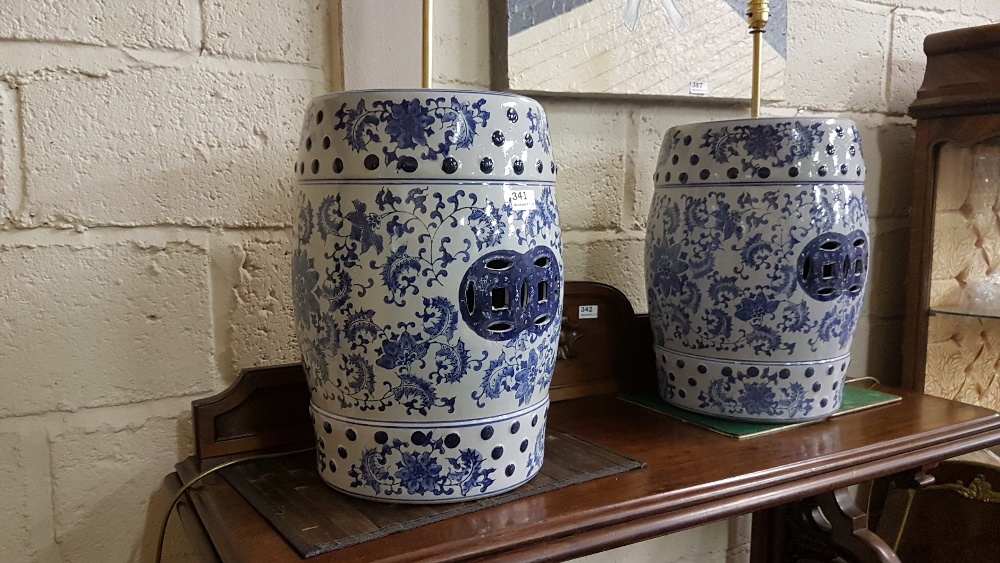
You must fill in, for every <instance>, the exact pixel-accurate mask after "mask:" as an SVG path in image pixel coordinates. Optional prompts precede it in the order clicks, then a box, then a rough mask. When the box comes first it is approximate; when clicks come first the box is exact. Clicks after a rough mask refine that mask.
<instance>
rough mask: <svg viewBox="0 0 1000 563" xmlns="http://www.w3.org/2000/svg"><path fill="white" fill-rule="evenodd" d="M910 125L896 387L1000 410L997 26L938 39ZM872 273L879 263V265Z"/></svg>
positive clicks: (927, 45)
mask: <svg viewBox="0 0 1000 563" xmlns="http://www.w3.org/2000/svg"><path fill="white" fill-rule="evenodd" d="M924 52H925V54H926V55H927V70H926V73H925V75H924V81H923V84H922V85H921V87H920V90H919V92H918V93H917V99H916V101H915V102H914V103H913V105H912V106H910V115H911V116H913V117H914V118H915V119H916V120H917V124H916V159H915V166H916V170H915V176H914V186H913V202H914V203H913V208H912V211H911V218H910V233H911V247H910V256H909V267H908V276H907V291H908V296H907V300H908V301H907V308H906V320H907V322H906V323H905V326H906V329H905V330H906V333H905V336H904V350H903V358H904V361H903V385H904V386H905V387H908V388H910V389H914V390H917V391H924V392H926V393H928V394H931V395H936V396H940V397H945V398H949V399H956V400H959V401H962V402H966V403H971V404H976V405H980V406H986V407H989V408H993V409H998V408H1000V377H998V371H1000V24H998V25H988V26H982V27H975V28H969V29H960V30H955V31H949V32H945V33H937V34H933V35H930V36H928V37H927V39H926V40H925V42H924ZM876 267H877V265H876Z"/></svg>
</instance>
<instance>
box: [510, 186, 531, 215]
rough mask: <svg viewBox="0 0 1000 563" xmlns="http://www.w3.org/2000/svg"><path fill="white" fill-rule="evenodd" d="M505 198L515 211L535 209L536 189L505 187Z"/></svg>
mask: <svg viewBox="0 0 1000 563" xmlns="http://www.w3.org/2000/svg"><path fill="white" fill-rule="evenodd" d="M503 199H504V201H506V202H507V203H509V204H510V207H511V209H512V210H514V211H534V209H535V190H532V189H530V188H517V189H515V188H504V189H503Z"/></svg>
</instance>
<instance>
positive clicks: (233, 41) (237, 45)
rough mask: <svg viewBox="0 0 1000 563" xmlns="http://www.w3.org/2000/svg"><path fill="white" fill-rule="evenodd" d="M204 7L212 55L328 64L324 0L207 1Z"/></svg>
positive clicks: (206, 32)
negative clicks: (292, 0) (325, 62)
mask: <svg viewBox="0 0 1000 563" xmlns="http://www.w3.org/2000/svg"><path fill="white" fill-rule="evenodd" d="M202 7H203V9H204V11H205V50H206V52H208V53H211V54H213V55H226V56H231V57H239V58H246V59H253V60H262V61H281V62H290V63H298V64H307V65H310V66H315V67H322V66H323V63H324V61H325V59H326V57H325V56H324V54H325V42H326V33H325V31H326V25H327V19H326V2H325V0H311V1H297V2H286V1H284V0H261V1H256V2H233V1H232V0H204V1H203V2H202Z"/></svg>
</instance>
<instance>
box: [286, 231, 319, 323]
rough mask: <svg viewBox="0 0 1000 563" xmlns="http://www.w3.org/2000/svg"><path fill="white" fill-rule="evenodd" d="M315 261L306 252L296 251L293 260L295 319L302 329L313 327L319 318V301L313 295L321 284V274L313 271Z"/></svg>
mask: <svg viewBox="0 0 1000 563" xmlns="http://www.w3.org/2000/svg"><path fill="white" fill-rule="evenodd" d="M313 263H314V260H313V259H312V258H309V256H308V255H307V254H306V253H305V251H302V250H297V251H295V256H294V257H293V258H292V286H293V287H294V288H295V295H294V299H293V303H294V304H295V318H296V320H297V321H298V323H299V326H300V327H308V326H312V325H313V320H314V319H316V318H318V317H319V301H317V300H316V295H315V294H314V293H313V292H314V291H315V290H316V284H317V283H319V272H317V271H316V270H314V269H313Z"/></svg>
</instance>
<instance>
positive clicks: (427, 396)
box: [292, 187, 561, 415]
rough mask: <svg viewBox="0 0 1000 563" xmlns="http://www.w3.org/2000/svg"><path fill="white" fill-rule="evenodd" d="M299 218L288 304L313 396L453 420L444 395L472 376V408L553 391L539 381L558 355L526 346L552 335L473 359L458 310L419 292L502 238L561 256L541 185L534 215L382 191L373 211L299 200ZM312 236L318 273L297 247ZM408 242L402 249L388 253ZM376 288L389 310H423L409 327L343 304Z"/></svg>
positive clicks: (460, 193)
mask: <svg viewBox="0 0 1000 563" xmlns="http://www.w3.org/2000/svg"><path fill="white" fill-rule="evenodd" d="M302 197H303V198H305V195H303V196H302ZM300 209H301V210H302V211H301V213H300V215H299V218H298V223H297V225H296V234H297V236H298V238H299V241H300V243H301V244H302V247H300V249H299V250H297V251H296V252H295V255H294V257H293V271H292V276H293V287H294V288H295V293H294V295H293V301H294V305H295V318H296V322H297V323H298V325H299V327H300V331H299V334H301V335H305V336H304V339H305V341H304V342H303V344H304V345H303V346H302V349H303V354H304V358H303V362H304V364H305V368H306V372H307V373H308V374H309V377H310V386H311V387H312V389H313V391H314V392H319V393H320V394H322V396H323V397H324V398H326V399H332V400H336V401H338V402H339V403H340V404H341V406H342V407H344V408H358V409H360V410H362V411H367V410H372V409H377V410H379V411H384V410H386V409H388V408H391V407H393V406H394V405H398V406H399V407H402V408H404V409H405V413H406V414H407V415H409V414H412V413H417V414H420V415H427V414H428V411H429V410H430V409H432V408H445V409H447V410H448V411H449V412H452V411H453V410H454V408H455V397H453V396H447V394H446V393H444V392H443V389H447V388H448V386H449V385H450V384H454V383H458V382H460V381H462V380H463V378H465V377H466V376H468V375H469V374H470V373H476V372H479V373H481V374H482V384H481V388H480V389H479V390H477V391H474V392H473V394H472V398H473V399H475V400H476V403H477V404H478V405H479V406H480V407H485V404H486V403H485V401H486V400H490V399H497V398H499V397H500V396H501V395H502V394H504V393H508V392H513V393H514V394H515V397H517V399H518V402H519V404H520V405H524V404H527V402H528V401H529V400H530V399H531V397H532V396H533V395H534V393H535V391H536V390H538V389H544V388H545V387H546V386H547V385H548V384H549V380H550V379H551V375H545V374H551V372H552V368H553V367H554V363H555V349H556V346H555V345H554V343H553V345H552V346H551V347H550V348H551V350H552V351H551V352H546V351H535V350H534V349H533V348H534V345H535V343H536V342H538V341H539V339H550V340H553V341H554V340H555V339H556V338H558V331H557V330H551V331H546V332H543V333H542V334H534V333H532V334H527V333H525V334H521V335H519V336H518V337H516V338H514V339H512V340H511V341H510V342H508V343H507V344H506V346H505V348H504V351H503V352H501V354H500V355H499V357H498V358H490V357H489V355H488V353H487V352H482V353H481V354H480V355H478V356H474V355H473V353H472V352H471V351H470V348H469V346H468V345H467V344H466V342H465V341H463V340H462V338H460V337H458V336H457V334H456V332H457V327H458V322H459V313H458V310H457V308H456V305H455V303H454V302H453V301H452V300H451V299H449V298H447V297H444V296H440V295H437V294H435V295H434V296H429V297H428V296H424V295H422V294H421V290H422V289H423V288H434V287H441V286H443V285H444V279H445V278H447V277H448V275H449V266H451V265H452V264H454V263H470V261H471V257H472V251H473V248H475V249H476V250H477V251H481V250H484V249H488V248H491V247H494V246H497V245H499V244H500V243H501V242H502V240H503V238H504V237H505V236H512V237H514V238H517V239H519V240H523V241H525V242H527V243H529V244H531V245H532V246H534V245H549V246H551V247H554V248H560V247H561V239H560V237H559V234H558V229H553V227H554V226H555V220H556V219H555V218H556V214H555V198H554V195H553V194H552V191H551V189H550V188H549V187H545V188H543V189H542V190H541V193H540V196H539V198H538V205H537V208H536V210H534V211H530V212H527V211H517V212H513V211H512V210H510V209H509V206H507V207H502V208H498V207H496V206H495V205H494V204H493V203H492V202H490V201H487V200H480V198H479V196H477V195H476V194H475V193H466V192H465V191H464V190H461V189H458V190H455V191H454V192H452V193H451V194H450V195H443V194H441V193H439V192H434V191H431V190H430V189H429V188H424V187H418V188H412V189H409V190H407V191H406V192H405V195H404V194H403V193H399V194H397V192H395V191H394V190H393V189H391V188H389V187H385V188H382V189H381V190H380V191H379V193H378V194H377V195H376V197H375V201H374V206H372V207H371V208H369V206H368V205H366V204H365V203H364V202H361V201H360V200H353V201H351V202H350V203H347V204H345V202H344V201H343V200H342V198H341V196H340V194H333V195H328V196H326V197H325V198H323V200H322V201H321V202H320V203H319V205H318V206H316V208H315V210H314V209H313V206H312V202H306V201H302V202H300ZM504 217H511V218H512V219H515V220H510V219H508V220H505V219H504ZM463 232H464V235H459V236H456V234H457V233H463ZM314 237H319V238H321V239H322V241H323V249H324V252H323V254H324V257H325V258H326V259H327V260H324V261H323V263H324V264H326V266H324V267H323V268H322V271H321V270H319V269H317V266H316V262H317V261H316V259H315V258H312V257H310V255H309V253H308V252H307V251H306V250H304V249H303V248H304V247H305V245H306V244H309V242H310V241H312V240H313V239H314ZM404 238H405V240H406V244H392V243H393V242H394V241H395V242H398V241H399V240H401V239H404ZM394 247H395V250H391V249H392V248H394ZM359 266H367V267H368V268H369V269H370V270H371V271H375V272H377V273H378V276H377V279H376V278H368V279H366V280H359V279H354V277H352V274H353V275H354V276H356V275H357V272H358V270H359ZM376 286H378V287H379V288H380V291H381V292H382V293H384V297H383V301H384V302H385V303H386V304H387V305H392V306H395V307H404V306H407V304H408V303H409V301H410V300H412V299H417V300H418V303H419V304H420V305H421V306H422V309H419V308H418V309H417V311H416V312H415V313H414V316H413V318H412V319H411V320H409V321H401V322H398V323H397V324H396V325H392V324H385V323H383V322H380V320H379V319H378V318H377V315H376V312H375V310H373V309H365V308H359V307H356V306H355V305H354V304H353V303H352V302H351V299H350V298H351V295H352V294H356V295H357V296H359V297H362V296H364V295H366V293H367V291H368V290H370V289H372V288H373V287H376ZM310 338H311V339H312V341H308V339H310ZM372 358H375V359H374V361H373V360H372ZM331 366H334V367H335V369H331ZM539 373H541V374H542V375H539ZM335 374H336V375H335Z"/></svg>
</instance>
